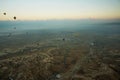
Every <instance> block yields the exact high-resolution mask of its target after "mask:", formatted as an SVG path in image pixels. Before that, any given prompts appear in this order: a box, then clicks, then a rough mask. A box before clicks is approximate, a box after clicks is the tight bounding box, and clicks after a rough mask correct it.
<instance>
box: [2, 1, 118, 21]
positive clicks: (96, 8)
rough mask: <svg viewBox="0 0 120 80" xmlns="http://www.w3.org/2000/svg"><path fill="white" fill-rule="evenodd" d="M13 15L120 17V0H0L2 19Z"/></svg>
mask: <svg viewBox="0 0 120 80" xmlns="http://www.w3.org/2000/svg"><path fill="white" fill-rule="evenodd" d="M3 12H6V13H7V15H6V16H4V15H3ZM13 16H17V19H18V20H46V19H83V18H94V19H116V18H119V19H120V0H0V20H12V17H13Z"/></svg>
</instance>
